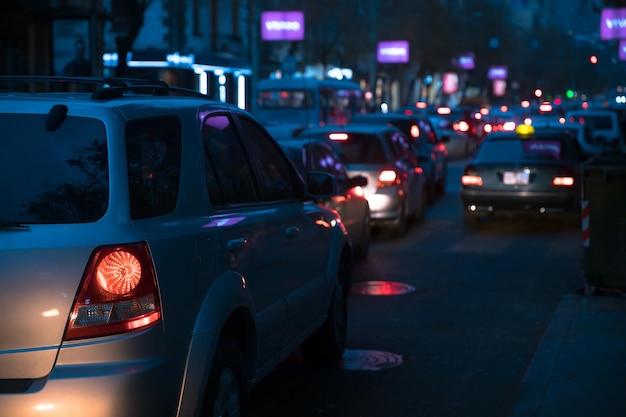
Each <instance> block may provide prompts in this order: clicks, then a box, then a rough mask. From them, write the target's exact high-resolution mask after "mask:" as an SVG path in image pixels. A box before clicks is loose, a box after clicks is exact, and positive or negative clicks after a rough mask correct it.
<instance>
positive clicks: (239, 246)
mask: <svg viewBox="0 0 626 417" xmlns="http://www.w3.org/2000/svg"><path fill="white" fill-rule="evenodd" d="M247 246H248V239H246V238H244V237H240V238H238V239H231V240H229V241H228V242H226V249H228V251H229V252H241V251H243V250H244V249H245V248H246V247H247Z"/></svg>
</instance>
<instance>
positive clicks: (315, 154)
mask: <svg viewBox="0 0 626 417" xmlns="http://www.w3.org/2000/svg"><path fill="white" fill-rule="evenodd" d="M277 139H278V143H279V144H280V145H281V146H282V148H283V149H284V150H285V153H286V154H287V156H289V158H290V159H291V160H292V161H293V162H294V164H295V165H296V168H298V171H299V172H300V173H301V174H302V176H303V177H306V175H307V173H309V172H312V171H324V172H328V173H329V174H332V175H334V177H335V181H336V183H337V192H336V193H335V194H333V195H332V196H331V197H330V198H325V199H320V200H319V201H320V203H321V204H324V205H325V206H327V207H329V208H331V209H333V210H336V211H337V212H338V213H339V215H340V216H341V221H342V223H343V224H344V226H345V227H346V229H347V230H348V237H349V238H350V241H351V242H352V250H353V254H354V257H355V258H357V259H361V260H362V259H366V258H367V255H368V253H369V248H370V236H371V234H370V229H371V227H370V221H371V219H370V217H371V216H370V207H369V203H368V202H367V199H366V198H365V193H364V192H363V187H365V186H366V185H367V178H365V177H363V176H361V175H357V176H350V175H349V174H348V171H347V169H346V167H345V165H344V163H343V162H342V161H341V158H340V157H339V155H337V154H336V153H335V151H334V150H333V148H332V147H331V146H330V144H328V143H326V142H322V141H317V140H303V139H280V138H277Z"/></svg>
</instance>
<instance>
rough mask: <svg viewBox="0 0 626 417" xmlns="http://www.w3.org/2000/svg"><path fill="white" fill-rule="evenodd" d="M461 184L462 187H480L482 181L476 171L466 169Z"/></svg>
mask: <svg viewBox="0 0 626 417" xmlns="http://www.w3.org/2000/svg"><path fill="white" fill-rule="evenodd" d="M461 184H463V186H476V187H481V186H482V185H483V179H482V177H481V176H480V175H478V173H477V172H476V171H474V170H473V169H468V170H466V171H465V174H463V176H462V177H461Z"/></svg>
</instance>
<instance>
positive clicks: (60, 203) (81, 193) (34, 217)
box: [0, 113, 109, 224]
mask: <svg viewBox="0 0 626 417" xmlns="http://www.w3.org/2000/svg"><path fill="white" fill-rule="evenodd" d="M46 120H47V115H46V114H43V115H42V114H12V113H11V114H0V126H2V136H1V139H0V141H1V142H2V152H0V175H1V177H2V180H0V195H1V196H2V203H1V204H0V223H31V224H32V223H84V222H94V221H96V220H98V219H99V218H101V217H102V216H103V215H104V213H105V212H106V210H107V207H108V201H109V199H108V195H109V173H108V158H107V142H106V134H105V128H104V125H103V124H102V122H101V121H99V120H96V119H90V118H83V117H72V116H68V117H67V118H66V119H65V120H64V121H63V123H62V124H61V125H60V127H59V128H58V129H56V130H53V131H48V130H46Z"/></svg>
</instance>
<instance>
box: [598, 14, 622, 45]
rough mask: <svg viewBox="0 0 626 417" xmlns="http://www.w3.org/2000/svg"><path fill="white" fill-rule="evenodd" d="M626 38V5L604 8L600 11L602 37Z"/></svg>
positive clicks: (603, 38) (606, 38) (604, 38)
mask: <svg viewBox="0 0 626 417" xmlns="http://www.w3.org/2000/svg"><path fill="white" fill-rule="evenodd" d="M624 38H626V7H621V8H608V9H602V12H601V13H600V39H602V40H611V39H624Z"/></svg>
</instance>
